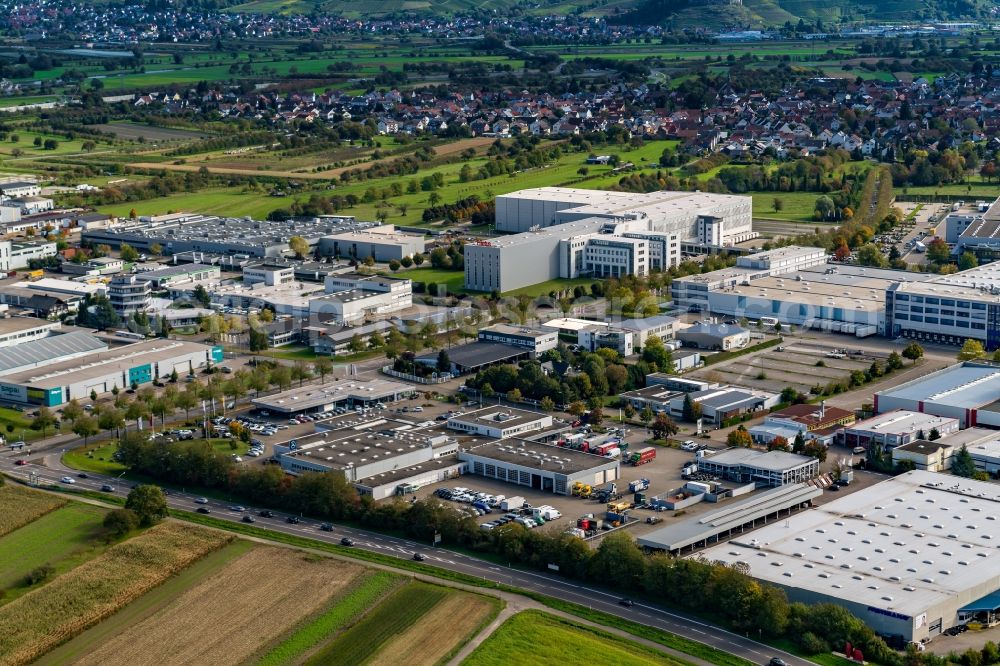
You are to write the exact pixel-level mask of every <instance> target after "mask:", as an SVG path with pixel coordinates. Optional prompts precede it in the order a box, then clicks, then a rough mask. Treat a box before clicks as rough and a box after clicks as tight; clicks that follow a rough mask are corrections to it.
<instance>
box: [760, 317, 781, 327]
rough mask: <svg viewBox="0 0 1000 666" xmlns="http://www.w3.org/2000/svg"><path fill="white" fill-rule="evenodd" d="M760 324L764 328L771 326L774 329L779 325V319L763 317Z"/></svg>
mask: <svg viewBox="0 0 1000 666" xmlns="http://www.w3.org/2000/svg"><path fill="white" fill-rule="evenodd" d="M760 323H761V325H762V326H769V327H771V328H774V327H775V326H777V324H778V318H777V317H761V318H760Z"/></svg>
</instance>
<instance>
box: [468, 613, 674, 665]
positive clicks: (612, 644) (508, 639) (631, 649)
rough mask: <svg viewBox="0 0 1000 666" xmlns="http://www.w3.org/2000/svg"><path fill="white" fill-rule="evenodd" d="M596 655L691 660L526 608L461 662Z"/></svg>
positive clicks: (643, 661)
mask: <svg viewBox="0 0 1000 666" xmlns="http://www.w3.org/2000/svg"><path fill="white" fill-rule="evenodd" d="M594 654H600V655H601V659H602V660H603V661H607V662H609V663H613V664H634V665H636V666H652V665H653V664H666V665H668V666H681V665H684V664H689V663H690V662H685V661H681V660H679V659H676V658H674V657H671V656H668V655H666V654H664V653H663V652H660V651H659V650H656V649H653V648H651V647H648V646H646V645H642V644H640V643H636V642H634V641H630V640H628V639H627V638H623V637H621V636H616V635H614V634H609V633H608V632H606V631H602V630H600V629H597V628H596V627H589V626H585V625H581V624H577V623H575V622H570V621H568V620H565V619H563V618H561V617H555V616H553V615H549V614H548V613H544V612H542V611H537V610H526V611H521V612H520V613H518V614H516V615H514V616H513V617H511V618H509V619H508V620H507V621H506V622H504V623H503V624H502V625H501V626H500V627H499V628H498V629H497V630H496V631H495V632H493V634H492V635H490V636H489V637H488V638H487V639H486V640H485V641H483V643H482V644H481V645H480V646H479V647H477V648H476V650H475V651H474V652H473V653H472V654H470V655H469V657H468V658H467V659H466V660H465V661H463V662H462V664H463V666H505V665H506V664H519V663H528V662H532V663H541V664H555V663H565V662H568V663H578V662H581V661H589V660H590V658H591V657H592V656H593V655H594Z"/></svg>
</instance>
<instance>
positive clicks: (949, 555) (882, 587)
mask: <svg viewBox="0 0 1000 666" xmlns="http://www.w3.org/2000/svg"><path fill="white" fill-rule="evenodd" d="M998 544H1000V488H998V487H997V486H996V485H995V484H992V483H987V482H982V481H972V480H970V479H961V478H956V477H951V476H945V475H941V474H935V473H932V472H923V471H912V472H907V473H905V474H901V475H899V476H896V477H893V478H890V479H888V480H885V481H882V482H881V483H878V484H876V485H874V486H870V487H868V488H865V489H864V491H860V492H854V493H850V494H848V495H846V496H845V497H841V498H838V499H836V500H834V501H832V502H828V503H826V504H822V505H820V506H818V507H816V508H814V509H812V510H810V511H804V512H801V513H798V514H796V515H793V516H789V517H788V518H787V519H786V520H782V521H780V522H777V521H776V522H773V523H771V524H770V525H768V526H765V527H762V528H761V529H759V530H756V531H754V532H753V533H752V534H749V535H740V536H739V537H738V538H736V539H734V540H732V541H729V542H728V543H724V544H719V545H716V546H714V547H712V548H709V549H708V550H706V551H705V552H703V553H701V554H700V555H701V556H703V557H705V558H707V559H708V560H710V561H721V562H724V563H726V564H730V565H731V564H735V563H743V564H745V565H747V566H749V568H750V575H751V576H753V577H755V578H758V579H760V580H762V581H765V582H768V583H771V584H774V585H778V586H780V587H782V588H784V589H785V591H786V592H787V593H788V596H789V598H790V599H791V600H793V601H802V602H806V603H821V602H828V603H834V604H837V605H838V606H842V607H844V608H846V609H848V610H849V611H851V612H852V613H853V614H854V615H856V616H857V617H859V618H860V619H861V620H862V621H863V622H864V623H865V624H867V625H868V626H870V627H871V628H872V629H874V630H875V631H876V632H877V633H879V634H881V635H883V636H889V637H900V638H901V639H902V640H903V641H920V640H921V639H924V638H933V637H934V636H937V635H939V634H941V633H942V632H943V631H945V630H947V629H949V628H950V627H953V626H955V625H957V624H960V623H962V622H964V621H966V620H968V619H971V618H972V617H974V616H975V614H976V613H979V612H982V608H981V607H982V606H983V604H982V603H981V600H983V599H984V598H987V597H989V596H991V595H993V596H995V593H996V592H997V591H998V590H1000V567H996V566H991V565H990V562H992V561H993V560H994V559H995V558H996V554H997V547H998ZM993 606H994V607H1000V599H994V601H993ZM991 610H995V608H994V609H991Z"/></svg>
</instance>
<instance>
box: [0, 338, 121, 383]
mask: <svg viewBox="0 0 1000 666" xmlns="http://www.w3.org/2000/svg"><path fill="white" fill-rule="evenodd" d="M107 348H108V345H107V344H106V343H104V342H102V341H101V340H98V339H97V338H95V337H94V336H92V335H90V334H89V333H83V332H81V331H74V332H71V333H63V334H61V335H53V336H50V337H47V338H41V339H39V340H31V341H29V342H22V343H21V344H19V345H14V346H13V347H3V348H0V374H6V373H8V372H12V371H14V370H19V369H21V368H25V367H29V366H32V365H35V364H38V363H44V362H50V363H52V362H55V361H58V360H59V359H61V358H64V357H66V356H73V355H77V354H85V353H88V352H95V351H101V350H104V349H107Z"/></svg>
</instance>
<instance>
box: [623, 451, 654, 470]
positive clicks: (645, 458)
mask: <svg viewBox="0 0 1000 666" xmlns="http://www.w3.org/2000/svg"><path fill="white" fill-rule="evenodd" d="M655 459H656V449H654V448H653V447H652V446H647V447H646V448H644V449H639V450H638V451H633V452H632V457H631V458H630V460H629V461H630V462H631V463H632V465H633V466H635V467H638V466H639V465H645V464H646V463H648V462H652V461H653V460H655Z"/></svg>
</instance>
